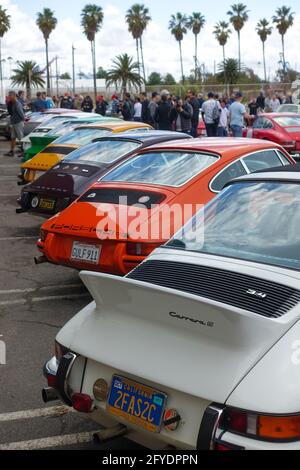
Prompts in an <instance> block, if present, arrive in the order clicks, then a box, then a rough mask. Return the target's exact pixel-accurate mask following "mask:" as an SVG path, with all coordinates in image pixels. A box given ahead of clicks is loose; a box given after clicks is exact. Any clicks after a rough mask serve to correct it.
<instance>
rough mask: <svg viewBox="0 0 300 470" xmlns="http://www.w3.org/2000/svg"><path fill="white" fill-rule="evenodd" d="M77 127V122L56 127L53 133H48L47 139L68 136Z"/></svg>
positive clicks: (64, 123)
mask: <svg viewBox="0 0 300 470" xmlns="http://www.w3.org/2000/svg"><path fill="white" fill-rule="evenodd" d="M75 127H78V123H77V122H74V121H72V122H63V123H62V124H60V125H59V126H57V127H55V128H54V129H52V130H51V131H49V132H48V134H47V137H48V136H49V137H52V136H53V135H54V136H56V135H57V136H63V135H66V134H67V133H68V132H71V131H73V130H74V129H75Z"/></svg>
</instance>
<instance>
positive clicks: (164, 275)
mask: <svg viewBox="0 0 300 470" xmlns="http://www.w3.org/2000/svg"><path fill="white" fill-rule="evenodd" d="M127 277H128V278H129V279H135V280H137V281H143V282H148V283H150V284H155V285H158V286H162V287H167V288H171V289H176V290H179V291H182V292H187V293H189V294H194V295H198V296H200V297H204V298H207V299H210V300H214V301H217V302H221V303H224V304H226V305H231V306H233V307H237V308H241V309H243V310H248V311H250V312H252V313H256V314H258V315H262V316H264V317H268V318H279V317H281V316H282V315H284V314H286V313H287V312H288V311H289V310H291V309H292V308H293V307H295V306H296V305H297V304H298V303H299V302H300V291H299V290H297V289H294V288H291V287H288V286H285V285H282V284H279V283H276V282H273V281H267V280H265V279H260V278H256V277H254V276H248V275H246V274H241V273H237V272H233V271H227V270H223V269H219V268H214V267H208V266H199V265H194V264H190V263H180V262H175V261H163V260H149V261H145V262H144V263H142V264H141V265H139V266H138V267H137V268H135V269H134V270H133V271H132V272H131V273H130V274H128V276H127Z"/></svg>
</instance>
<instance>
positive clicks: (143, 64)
mask: <svg viewBox="0 0 300 470" xmlns="http://www.w3.org/2000/svg"><path fill="white" fill-rule="evenodd" d="M140 48H141V57H142V67H143V77H144V82H145V84H146V72H145V61H144V50H143V41H142V36H141V37H140Z"/></svg>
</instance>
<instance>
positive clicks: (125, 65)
mask: <svg viewBox="0 0 300 470" xmlns="http://www.w3.org/2000/svg"><path fill="white" fill-rule="evenodd" d="M143 82H144V80H143V78H142V77H141V76H140V74H139V68H138V63H137V62H134V60H133V57H130V56H129V55H128V54H122V55H118V56H117V57H116V58H115V59H114V60H113V67H112V68H111V69H110V70H108V72H107V79H106V86H107V87H109V86H111V85H115V86H116V87H118V86H119V85H121V88H122V93H123V96H124V94H125V93H126V91H127V89H128V87H141V85H142V84H143Z"/></svg>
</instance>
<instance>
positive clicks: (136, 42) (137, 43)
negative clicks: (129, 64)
mask: <svg viewBox="0 0 300 470" xmlns="http://www.w3.org/2000/svg"><path fill="white" fill-rule="evenodd" d="M135 45H136V57H137V64H138V71H139V76H141V63H140V51H139V38H136V40H135ZM140 91H141V87H140Z"/></svg>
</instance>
